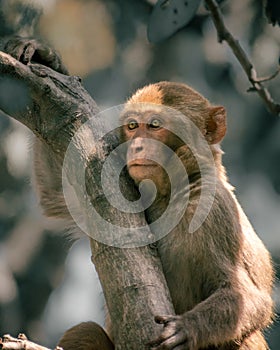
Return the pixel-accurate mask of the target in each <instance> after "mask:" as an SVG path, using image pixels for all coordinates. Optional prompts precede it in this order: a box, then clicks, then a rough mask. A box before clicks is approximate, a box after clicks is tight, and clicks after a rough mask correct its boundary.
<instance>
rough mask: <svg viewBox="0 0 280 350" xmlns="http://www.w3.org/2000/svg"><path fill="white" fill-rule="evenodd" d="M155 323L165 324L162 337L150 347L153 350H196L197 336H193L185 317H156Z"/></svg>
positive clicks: (150, 344)
mask: <svg viewBox="0 0 280 350" xmlns="http://www.w3.org/2000/svg"><path fill="white" fill-rule="evenodd" d="M155 321H156V322H157V323H159V324H163V326H164V328H163V331H162V333H161V335H160V336H159V337H158V338H157V339H155V340H153V341H151V342H150V343H149V344H148V345H149V346H150V348H151V349H152V350H173V349H174V350H195V349H197V347H196V336H195V334H192V332H191V329H190V327H189V326H188V321H187V319H186V318H185V317H184V316H156V317H155Z"/></svg>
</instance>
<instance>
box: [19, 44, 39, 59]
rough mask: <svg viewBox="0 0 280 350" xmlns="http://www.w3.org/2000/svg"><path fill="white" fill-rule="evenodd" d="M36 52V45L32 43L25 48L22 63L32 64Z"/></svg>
mask: <svg viewBox="0 0 280 350" xmlns="http://www.w3.org/2000/svg"><path fill="white" fill-rule="evenodd" d="M35 52H36V47H35V46H34V45H32V44H31V43H30V44H27V45H26V47H25V50H24V52H23V54H22V62H23V63H29V62H31V60H32V57H33V56H34V54H35Z"/></svg>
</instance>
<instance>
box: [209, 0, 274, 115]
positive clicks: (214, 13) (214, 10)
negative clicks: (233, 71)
mask: <svg viewBox="0 0 280 350" xmlns="http://www.w3.org/2000/svg"><path fill="white" fill-rule="evenodd" d="M205 3H206V4H207V7H208V9H209V11H210V14H211V17H212V20H213V22H214V25H215V27H216V30H217V34H218V41H219V42H220V43H221V42H223V41H226V42H227V43H228V45H229V47H230V48H231V50H232V51H233V53H234V55H235V57H236V58H237V60H238V61H239V63H240V64H241V66H242V68H243V70H244V71H245V73H246V75H247V77H248V79H249V81H250V83H251V84H252V87H251V88H250V89H249V91H255V92H257V93H258V94H259V96H260V97H261V99H262V100H263V101H264V103H265V104H266V106H267V108H268V110H269V111H270V112H271V113H273V114H275V115H280V104H278V103H276V102H275V101H274V100H273V98H272V96H271V95H270V93H269V91H268V89H267V88H266V87H264V86H263V84H262V83H263V82H264V81H267V80H271V79H272V78H274V77H275V76H276V75H277V74H278V72H279V69H278V71H277V73H274V74H273V75H272V76H271V77H270V79H267V78H265V79H259V78H257V72H256V70H255V68H254V66H253V64H252V63H251V62H250V60H249V58H248V57H247V55H246V53H245V51H244V50H243V49H242V47H241V45H240V44H239V42H238V40H236V39H235V38H234V37H233V35H232V34H231V33H230V31H229V30H228V29H227V28H226V26H225V23H224V20H223V16H222V13H221V11H220V8H219V5H218V4H217V2H216V1H215V0H205Z"/></svg>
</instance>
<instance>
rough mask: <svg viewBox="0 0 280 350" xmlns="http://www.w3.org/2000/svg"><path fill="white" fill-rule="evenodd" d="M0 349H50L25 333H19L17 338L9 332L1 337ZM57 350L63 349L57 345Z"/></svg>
mask: <svg viewBox="0 0 280 350" xmlns="http://www.w3.org/2000/svg"><path fill="white" fill-rule="evenodd" d="M0 349H3V350H50V349H48V348H46V347H44V346H41V345H38V344H36V343H33V342H32V341H29V340H28V339H27V337H26V336H25V335H24V334H22V333H21V334H19V335H18V337H17V338H13V337H12V336H10V335H9V334H6V335H4V336H3V339H2V338H0ZM55 350H63V349H62V348H60V347H58V346H57V347H56V348H55Z"/></svg>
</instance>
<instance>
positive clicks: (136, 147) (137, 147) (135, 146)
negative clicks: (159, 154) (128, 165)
mask: <svg viewBox="0 0 280 350" xmlns="http://www.w3.org/2000/svg"><path fill="white" fill-rule="evenodd" d="M131 149H132V151H133V153H139V152H142V151H143V149H144V148H143V141H142V140H140V139H135V140H134V142H133V143H132V145H131Z"/></svg>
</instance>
